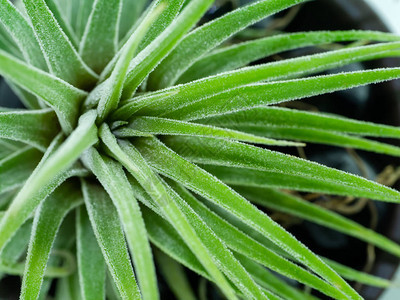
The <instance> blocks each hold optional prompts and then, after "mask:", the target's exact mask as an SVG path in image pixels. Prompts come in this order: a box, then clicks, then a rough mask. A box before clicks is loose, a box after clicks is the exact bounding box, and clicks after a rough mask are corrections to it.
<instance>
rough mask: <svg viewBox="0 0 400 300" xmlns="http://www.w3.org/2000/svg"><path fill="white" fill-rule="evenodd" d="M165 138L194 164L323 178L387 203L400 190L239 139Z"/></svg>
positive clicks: (329, 182) (353, 193)
mask: <svg viewBox="0 0 400 300" xmlns="http://www.w3.org/2000/svg"><path fill="white" fill-rule="evenodd" d="M176 139H179V140H180V142H179V144H180V146H178V147H177V143H176ZM141 140H143V139H141ZM174 140H175V141H174ZM183 140H184V141H183ZM164 141H165V142H166V144H167V145H168V146H170V147H172V149H174V150H176V151H177V153H178V154H181V155H183V156H184V157H186V158H188V159H189V160H191V161H192V162H195V163H204V164H210V165H219V166H230V167H239V168H249V169H253V170H259V171H267V172H274V173H280V174H282V175H285V176H297V177H300V176H301V177H303V178H304V179H308V180H309V182H310V183H311V182H312V181H313V180H315V183H316V184H317V183H319V181H323V182H325V183H327V184H332V185H333V186H337V187H339V188H340V187H342V188H347V190H348V192H347V193H348V194H351V195H353V196H357V197H366V198H371V199H376V200H382V201H389V202H399V201H400V200H399V199H400V198H399V196H400V193H399V192H398V191H395V190H393V189H391V188H389V187H386V186H383V185H381V184H379V183H376V182H373V181H370V180H367V179H365V178H362V177H360V176H356V175H352V174H349V173H346V172H343V171H339V170H336V169H332V168H328V167H326V166H323V165H320V164H317V163H315V162H311V161H307V160H303V159H300V158H297V157H293V156H289V155H286V154H282V153H279V152H275V151H270V150H267V149H261V148H257V147H254V146H250V145H245V144H242V143H239V142H233V141H226V140H216V139H207V138H203V139H201V140H200V139H198V138H196V139H195V138H186V137H168V138H165V139H164ZM221 147H223V149H224V153H221V152H219V153H218V151H217V149H221ZM200 149H201V150H200ZM277 176H279V175H277ZM281 178H282V177H281ZM317 186H318V185H317Z"/></svg>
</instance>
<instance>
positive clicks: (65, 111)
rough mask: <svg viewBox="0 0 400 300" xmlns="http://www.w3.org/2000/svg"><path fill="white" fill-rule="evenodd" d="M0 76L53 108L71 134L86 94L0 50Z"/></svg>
mask: <svg viewBox="0 0 400 300" xmlns="http://www.w3.org/2000/svg"><path fill="white" fill-rule="evenodd" d="M41 1H42V0H41ZM0 74H1V75H3V76H4V77H6V78H8V79H10V80H11V81H12V82H14V83H15V84H17V85H19V86H21V87H22V88H24V89H26V90H27V91H29V92H31V93H33V94H35V95H36V96H38V97H40V98H42V99H43V100H44V101H46V103H47V104H49V105H50V106H51V107H53V108H54V110H55V111H56V113H57V116H58V118H59V120H60V123H61V126H62V127H63V129H64V130H65V131H66V132H71V131H72V128H74V127H75V123H76V120H77V118H78V115H79V107H80V105H81V102H82V101H83V99H84V98H85V97H86V96H87V93H86V92H84V91H82V90H79V89H77V88H75V87H73V86H71V85H69V84H68V83H66V82H65V81H62V80H60V79H58V78H56V77H54V76H52V75H50V74H48V73H46V72H43V71H40V70H39V69H36V68H34V67H31V66H29V65H27V64H25V63H23V62H22V61H19V60H17V59H15V58H13V57H12V56H10V55H8V54H6V53H5V52H2V51H0Z"/></svg>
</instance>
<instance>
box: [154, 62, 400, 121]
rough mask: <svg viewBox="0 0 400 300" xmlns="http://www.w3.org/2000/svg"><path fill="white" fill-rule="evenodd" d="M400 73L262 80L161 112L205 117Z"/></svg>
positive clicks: (187, 117)
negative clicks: (264, 81)
mask: <svg viewBox="0 0 400 300" xmlns="http://www.w3.org/2000/svg"><path fill="white" fill-rule="evenodd" d="M399 77H400V68H390V69H375V70H367V71H358V72H348V73H340V74H334V75H326V76H315V77H310V78H304V79H293V80H287V81H278V82H269V83H258V84H252V85H247V86H242V87H239V88H235V89H232V90H229V91H227V92H222V93H220V94H217V95H215V96H211V97H208V98H205V99H203V100H200V101H197V102H195V103H193V102H192V103H187V104H186V105H185V106H183V107H181V108H176V107H174V108H170V109H169V110H168V111H167V112H166V113H163V114H161V115H162V116H164V117H169V118H173V119H180V120H193V119H201V118H204V117H205V116H213V115H221V114H224V113H229V112H233V111H238V110H245V109H250V108H254V107H260V106H266V105H271V104H276V103H281V102H286V101H291V100H297V99H303V98H307V97H311V96H316V95H321V94H327V93H332V92H335V91H340V90H346V89H349V88H353V87H357V86H362V85H367V84H371V83H377V82H383V81H386V80H393V79H397V78H399ZM171 111H172V112H171Z"/></svg>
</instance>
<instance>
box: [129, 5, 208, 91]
mask: <svg viewBox="0 0 400 300" xmlns="http://www.w3.org/2000/svg"><path fill="white" fill-rule="evenodd" d="M213 2H214V1H213V0H192V1H190V3H189V4H188V5H187V6H186V7H185V8H184V9H183V11H182V12H181V13H180V14H179V16H178V17H177V18H176V19H175V20H174V21H173V22H172V23H171V24H170V25H169V26H168V27H167V28H165V29H164V31H163V32H162V33H161V34H160V35H159V36H158V37H157V38H156V39H155V40H153V42H151V43H150V44H149V45H148V46H147V47H146V48H145V49H143V51H141V52H140V53H139V54H138V55H137V56H136V57H135V59H134V60H133V61H132V62H131V65H130V68H129V75H128V78H127V80H126V82H125V88H124V94H123V95H124V98H125V99H127V98H130V97H131V96H132V95H133V94H134V93H135V91H136V89H137V88H138V87H139V85H140V84H141V83H142V81H143V80H144V79H145V78H146V77H147V75H148V74H150V72H151V71H152V70H153V69H154V68H155V67H156V66H157V65H158V64H159V63H160V61H161V60H162V59H163V58H165V57H166V56H167V55H168V53H170V52H171V50H172V49H173V48H174V47H175V46H176V45H177V44H178V43H179V41H180V40H181V39H182V37H183V36H184V35H185V34H186V32H188V31H189V30H190V29H191V28H192V27H193V26H194V25H195V24H196V23H197V22H198V21H199V20H200V18H201V17H202V16H203V14H204V13H205V12H206V11H207V9H208V8H209V7H210V6H211V5H212V4H213Z"/></svg>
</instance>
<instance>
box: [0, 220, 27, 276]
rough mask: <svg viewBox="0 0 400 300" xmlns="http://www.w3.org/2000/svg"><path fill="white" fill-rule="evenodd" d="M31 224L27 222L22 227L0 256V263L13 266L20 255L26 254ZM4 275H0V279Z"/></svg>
mask: <svg viewBox="0 0 400 300" xmlns="http://www.w3.org/2000/svg"><path fill="white" fill-rule="evenodd" d="M31 229H32V222H30V221H28V222H25V224H24V225H22V226H21V227H20V228H19V229H18V231H17V232H16V233H15V235H14V236H13V237H12V238H11V240H10V242H9V243H8V244H7V246H6V247H5V248H4V250H3V251H2V252H1V255H0V263H1V264H3V265H4V264H5V265H15V264H16V263H17V262H18V260H19V259H20V258H21V257H22V255H23V254H24V253H25V252H26V249H27V248H28V243H29V236H30V234H31ZM3 276H4V274H1V273H0V279H1V278H2V277H3Z"/></svg>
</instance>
